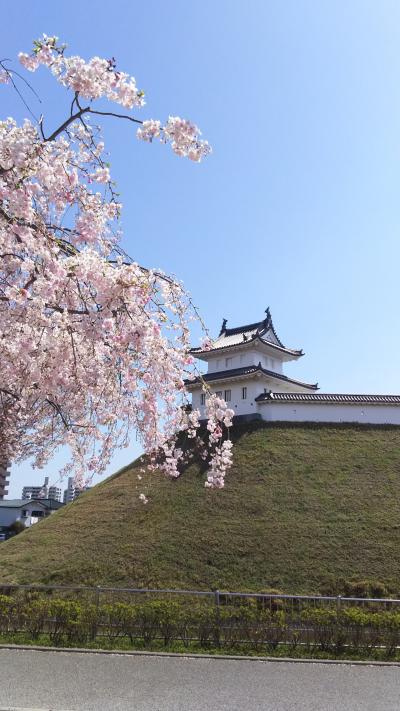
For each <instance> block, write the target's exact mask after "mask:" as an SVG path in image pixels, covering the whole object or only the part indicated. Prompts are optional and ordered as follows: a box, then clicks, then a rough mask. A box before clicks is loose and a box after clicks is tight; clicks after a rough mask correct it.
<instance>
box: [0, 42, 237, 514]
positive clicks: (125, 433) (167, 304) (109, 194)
mask: <svg viewBox="0 0 400 711" xmlns="http://www.w3.org/2000/svg"><path fill="white" fill-rule="evenodd" d="M21 61H22V62H23V64H24V65H25V66H27V68H29V69H31V70H34V69H36V68H37V66H39V64H43V65H45V66H47V67H50V69H51V71H52V72H53V73H55V74H56V76H57V78H58V79H59V81H61V82H62V83H64V84H65V85H66V86H68V87H69V88H71V89H72V90H73V91H74V92H75V102H76V106H77V108H79V107H80V104H79V99H80V97H83V98H90V99H94V98H99V97H101V96H103V97H108V98H109V99H111V100H113V101H117V102H119V103H122V104H123V105H128V104H129V105H131V106H134V105H142V103H143V102H142V95H141V92H137V90H136V89H135V87H136V84H135V82H134V81H133V80H131V79H129V77H128V76H127V75H126V74H122V73H119V72H116V70H115V67H114V64H113V63H110V62H107V61H106V60H98V59H97V58H95V59H93V60H90V62H85V61H84V60H81V59H80V58H77V57H72V58H71V59H70V60H68V59H67V58H66V57H65V56H64V48H59V47H58V46H57V43H56V39H55V38H48V37H44V38H43V39H42V40H39V41H38V42H37V43H35V50H34V53H33V54H32V55H29V56H28V55H21ZM5 74H6V77H7V78H9V76H10V72H9V71H8V70H7V71H5ZM135 92H136V94H135ZM139 94H140V95H139ZM135 96H136V98H135ZM85 111H86V113H85ZM90 111H92V109H90V110H89V108H87V109H84V110H80V114H79V121H78V120H76V118H77V117H76V116H74V115H71V116H70V118H69V119H67V120H66V122H64V124H62V125H61V126H60V127H59V128H58V129H56V130H55V131H53V133H52V134H51V135H50V136H49V137H48V138H45V137H44V136H43V134H42V133H41V130H40V129H39V127H37V126H35V125H33V124H32V123H31V122H30V121H28V120H26V121H25V122H24V123H23V125H22V126H18V125H17V123H16V122H15V121H14V120H13V119H6V120H4V121H1V122H0V333H1V335H2V338H0V444H1V450H2V456H4V457H6V458H10V459H13V460H17V461H18V460H20V461H21V460H23V459H26V458H28V457H33V458H34V462H35V464H36V465H37V466H43V465H44V464H45V463H46V462H48V461H49V459H50V458H51V457H52V456H53V454H54V453H55V451H56V450H57V449H58V448H59V447H60V446H64V445H67V446H69V448H70V451H71V459H70V462H69V463H68V464H67V466H66V467H65V470H64V472H63V473H65V472H67V471H68V473H69V474H70V472H71V470H72V471H73V472H74V473H75V477H76V484H77V486H80V485H83V484H84V483H85V482H87V481H88V478H90V477H91V476H92V475H93V474H94V473H100V472H103V471H104V470H105V469H106V467H107V466H108V464H109V462H110V459H111V457H112V455H113V453H114V452H115V450H116V448H119V447H126V446H128V444H129V439H130V436H131V433H132V431H133V430H136V431H137V432H138V434H139V437H140V438H141V441H142V443H143V446H144V449H145V452H146V453H147V454H149V456H150V460H151V461H155V459H156V456H155V453H160V452H161V454H162V456H161V459H160V457H158V460H159V461H161V466H162V468H163V470H164V471H165V472H166V473H167V474H168V475H170V476H173V477H175V476H177V475H178V474H179V472H180V471H181V469H182V465H184V464H185V463H186V461H187V456H188V449H187V448H186V451H185V452H184V451H183V448H182V446H181V438H182V433H185V434H186V436H187V438H188V439H189V440H191V441H193V442H197V441H199V442H200V440H201V437H200V436H199V413H198V412H190V411H188V409H187V407H186V405H187V400H186V394H185V387H184V379H185V378H186V377H188V375H189V373H190V369H191V367H192V359H191V357H190V356H188V350H189V347H190V343H189V329H188V322H189V320H191V319H193V318H194V312H193V310H192V305H191V301H190V299H189V297H188V296H187V294H186V292H185V291H184V289H183V287H182V285H181V284H180V283H179V282H177V281H176V280H174V279H171V278H169V277H167V276H165V275H164V274H162V273H160V272H155V271H151V270H146V269H143V268H142V267H141V266H140V265H138V264H137V263H135V262H132V261H131V260H129V259H127V258H126V257H125V256H123V253H122V252H121V250H120V248H119V246H118V218H119V214H120V211H121V205H120V204H119V203H118V202H117V200H116V197H115V195H114V192H113V187H112V183H111V181H110V172H109V168H108V165H107V164H106V162H105V160H104V158H103V154H104V144H103V142H102V141H101V140H100V138H99V137H98V134H97V132H96V130H94V129H92V128H91V125H90V123H89V122H88V120H87V119H88V115H89V114H90ZM92 113H95V111H92ZM170 121H172V122H171V123H170ZM170 121H169V122H168V124H167V126H168V125H169V128H168V129H167V133H166V134H165V135H166V136H167V140H170V141H172V144H174V142H175V143H176V146H174V145H173V148H174V150H175V152H177V153H179V150H176V149H177V148H178V146H179V144H180V143H181V144H182V146H183V145H184V148H182V152H181V153H180V154H181V155H188V156H189V157H191V156H190V155H189V154H190V151H191V150H192V149H194V144H195V143H196V141H197V136H198V130H197V129H194V128H190V126H191V125H190V124H187V123H186V122H183V124H185V126H183V124H182V125H180V123H179V122H180V120H179V119H173V120H170ZM191 141H192V144H191ZM193 142H194V143H193ZM196 150H199V149H196ZM100 190H101V191H100ZM207 408H208V415H207V416H208V439H207V440H206V441H204V438H203V439H202V440H201V442H200V446H201V452H202V456H204V458H206V459H207V460H208V461H209V473H208V476H207V482H206V486H208V487H217V488H220V487H221V486H222V485H223V480H224V476H225V472H226V470H227V468H228V467H229V462H230V443H229V442H228V441H223V440H224V437H225V436H226V432H227V428H229V426H230V424H231V420H232V416H233V412H232V411H231V410H228V409H227V407H226V404H225V403H224V402H223V401H220V400H218V399H217V398H215V396H211V397H208V398H207ZM177 433H179V434H178V435H177ZM145 498H146V497H144V499H145ZM144 499H143V498H142V499H141V500H142V501H143V503H146V501H145V500H144Z"/></svg>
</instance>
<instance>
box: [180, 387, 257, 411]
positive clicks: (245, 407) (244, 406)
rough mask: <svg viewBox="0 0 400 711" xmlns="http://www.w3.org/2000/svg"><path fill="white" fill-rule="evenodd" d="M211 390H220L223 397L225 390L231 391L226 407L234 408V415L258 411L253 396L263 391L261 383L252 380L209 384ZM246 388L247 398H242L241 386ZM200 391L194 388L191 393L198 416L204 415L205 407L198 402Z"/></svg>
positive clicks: (199, 400) (215, 391)
mask: <svg viewBox="0 0 400 711" xmlns="http://www.w3.org/2000/svg"><path fill="white" fill-rule="evenodd" d="M210 387H211V392H213V393H217V392H221V393H222V397H224V393H225V390H230V391H231V401H230V402H228V403H227V404H228V407H230V408H231V409H232V410H234V412H235V415H248V414H249V413H253V412H258V409H257V403H256V402H255V398H256V397H257V396H258V395H260V393H262V392H263V387H262V384H260V382H259V381H255V380H254V381H252V380H237V381H235V382H234V383H220V384H218V385H217V384H215V385H211V384H210ZM243 387H246V388H247V398H246V399H245V400H243V398H242V388H243ZM201 394H202V391H201V390H200V389H198V390H197V389H196V390H195V391H194V392H193V393H192V405H193V409H195V410H200V416H201V417H204V410H205V408H204V407H203V406H202V405H201V404H200V402H201Z"/></svg>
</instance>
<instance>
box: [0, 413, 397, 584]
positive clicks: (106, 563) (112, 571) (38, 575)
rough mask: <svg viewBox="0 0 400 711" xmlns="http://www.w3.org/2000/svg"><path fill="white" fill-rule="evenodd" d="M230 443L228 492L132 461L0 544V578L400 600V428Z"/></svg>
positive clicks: (310, 430) (199, 476)
mask: <svg viewBox="0 0 400 711" xmlns="http://www.w3.org/2000/svg"><path fill="white" fill-rule="evenodd" d="M234 438H235V439H236V446H235V450H234V452H235V456H234V467H233V469H232V470H231V471H230V472H229V475H228V477H227V480H226V488H225V489H224V490H222V491H208V490H205V489H204V473H201V472H200V469H199V466H198V465H192V466H191V467H190V468H189V469H188V470H187V471H186V472H185V474H184V476H182V477H181V478H180V479H179V480H177V481H172V482H171V481H167V480H165V479H163V478H162V477H160V476H158V475H154V474H151V475H150V474H144V475H143V478H142V479H141V480H139V479H138V477H137V475H138V473H139V467H140V466H141V465H140V463H138V462H137V463H134V464H133V465H132V466H130V467H127V468H125V469H123V470H121V471H120V472H118V473H117V474H115V475H114V476H113V477H111V478H110V479H108V480H106V481H104V482H102V483H101V484H99V485H98V486H96V487H94V488H93V489H92V490H91V491H89V492H87V493H86V494H84V495H82V497H81V498H79V499H78V500H77V501H76V502H75V503H73V504H70V505H68V506H66V507H65V508H63V509H62V510H61V511H59V512H58V513H56V514H53V515H52V516H51V517H49V518H48V519H46V520H45V521H43V522H41V523H39V524H37V525H36V526H34V527H33V528H32V529H31V530H29V531H25V532H23V533H21V534H20V535H18V536H17V537H16V538H15V539H13V540H10V541H7V542H6V543H1V544H0V581H1V582H19V583H28V582H45V583H71V582H73V583H85V584H89V585H97V584H103V585H106V584H111V585H115V586H121V585H130V586H135V587H142V586H152V587H170V586H171V587H176V588H180V587H185V588H192V589H210V588H219V589H221V590H222V589H225V590H226V589H231V590H243V591H245V590H247V591H262V590H266V589H268V588H271V587H272V588H279V589H280V590H283V591H286V592H292V593H301V592H318V591H321V590H322V591H324V590H327V589H328V588H329V587H332V586H333V587H334V586H335V581H337V580H340V579H345V580H360V579H364V578H369V579H372V580H379V581H381V582H383V583H385V584H386V585H387V586H388V589H389V590H390V591H392V592H396V593H399V592H400V496H399V489H400V428H395V427H378V426H376V427H373V426H363V427H362V426H352V425H347V426H346V425H342V426H329V425H320V426H317V425H315V426H313V425H295V426H290V425H288V424H275V425H268V424H266V423H262V424H253V425H251V426H250V425H248V426H246V427H241V428H236V430H235V432H234ZM141 492H144V493H145V494H146V495H147V496H148V497H149V503H148V504H147V505H143V504H142V503H141V502H140V501H139V498H138V497H139V494H140V493H141Z"/></svg>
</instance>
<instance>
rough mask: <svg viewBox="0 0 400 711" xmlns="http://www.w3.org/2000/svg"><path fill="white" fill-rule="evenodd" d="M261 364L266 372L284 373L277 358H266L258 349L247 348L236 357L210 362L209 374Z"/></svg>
mask: <svg viewBox="0 0 400 711" xmlns="http://www.w3.org/2000/svg"><path fill="white" fill-rule="evenodd" d="M260 362H261V365H262V367H263V368H266V370H273V371H275V372H276V373H282V361H281V360H280V359H279V358H278V357H277V358H274V357H272V356H271V357H270V356H266V355H264V354H263V353H260V351H258V350H256V349H249V348H246V349H245V350H243V351H242V352H240V351H235V353H234V355H230V354H229V353H226V355H223V354H222V355H219V356H215V358H214V357H213V358H210V360H209V361H208V373H216V372H217V371H219V370H232V369H233V368H243V367H246V366H249V365H258V364H259V363H260Z"/></svg>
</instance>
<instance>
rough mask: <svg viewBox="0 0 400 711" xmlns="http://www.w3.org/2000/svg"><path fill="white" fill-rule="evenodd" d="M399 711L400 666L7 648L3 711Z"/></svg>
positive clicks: (1, 654) (1, 677) (0, 675)
mask: <svg viewBox="0 0 400 711" xmlns="http://www.w3.org/2000/svg"><path fill="white" fill-rule="evenodd" d="M10 708H12V709H16V708H18V709H24V711H25V710H26V709H35V710H38V709H41V710H42V709H46V711H48V710H49V709H51V711H61V710H62V711H77V710H78V709H79V710H82V711H128V710H129V711H261V710H262V711H303V710H304V711H380V710H381V709H382V711H383V710H384V711H399V709H400V667H378V666H355V665H337V664H329V665H328V664H318V663H315V664H314V663H312V664H296V663H286V662H279V663H277V662H268V661H247V660H244V661H238V660H224V659H220V660H219V659H193V658H187V657H179V658H178V657H145V656H123V655H117V654H115V655H99V654H80V653H65V652H40V651H33V650H32V651H23V650H5V649H0V711H4V709H7V711H8V709H10Z"/></svg>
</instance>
